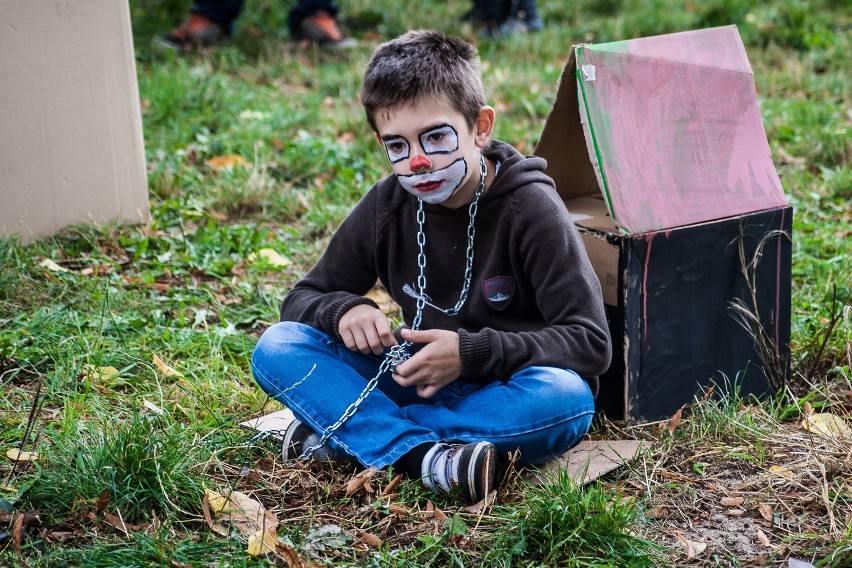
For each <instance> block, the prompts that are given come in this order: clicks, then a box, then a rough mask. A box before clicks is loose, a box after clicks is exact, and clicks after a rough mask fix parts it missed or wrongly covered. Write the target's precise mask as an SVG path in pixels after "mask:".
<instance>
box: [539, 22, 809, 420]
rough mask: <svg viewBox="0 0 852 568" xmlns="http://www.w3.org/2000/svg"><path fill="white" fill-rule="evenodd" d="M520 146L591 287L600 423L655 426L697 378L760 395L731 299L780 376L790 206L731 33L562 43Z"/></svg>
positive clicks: (763, 376)
mask: <svg viewBox="0 0 852 568" xmlns="http://www.w3.org/2000/svg"><path fill="white" fill-rule="evenodd" d="M535 153H536V154H537V155H539V156H542V157H544V158H545V159H547V161H548V174H549V175H550V176H551V177H553V179H554V180H555V182H556V187H557V189H558V191H559V193H560V195H561V196H562V198H563V199H564V200H565V203H566V205H567V207H568V210H569V212H570V213H571V214H572V217H573V219H574V222H575V223H576V225H577V226H578V228H579V229H580V232H581V235H582V238H583V242H584V243H585V244H586V247H587V251H588V253H589V257H590V258H591V260H592V264H593V265H594V267H595V271H596V273H597V274H598V277H599V279H600V281H601V287H602V289H603V291H604V301H605V303H606V305H607V306H606V308H607V315H608V317H609V324H610V331H611V332H612V336H613V343H614V355H613V361H612V364H611V367H610V370H609V371H608V372H607V373H606V374H605V375H604V376H602V377H601V393H600V395H599V399H598V403H599V406H600V408H602V409H603V410H604V411H606V413H607V414H608V415H610V416H611V417H614V418H628V419H634V420H658V419H661V418H664V417H667V416H670V415H671V414H672V413H674V412H675V411H676V410H677V409H678V408H680V407H681V406H682V405H684V404H687V403H689V402H691V401H692V400H693V398H694V397H695V396H696V395H699V394H700V393H701V390H702V387H706V386H708V385H709V384H710V383H711V382H716V383H719V385H720V386H723V385H724V383H725V382H726V381H729V382H732V381H734V380H738V382H739V388H740V394H742V395H746V394H750V393H755V394H758V393H763V392H765V391H766V390H767V389H768V386H769V385H768V379H767V375H768V373H767V370H766V369H765V368H764V365H763V361H762V360H761V357H760V356H759V354H758V350H757V348H756V345H755V341H754V339H753V338H752V336H751V335H750V334H749V333H747V332H746V331H745V329H744V328H743V327H742V326H741V325H739V324H738V323H737V321H736V319H735V316H734V311H733V309H732V302H735V301H737V300H740V301H743V302H745V304H746V305H747V306H748V307H750V308H753V306H754V303H755V302H756V303H757V309H756V313H757V314H759V318H760V321H761V323H762V325H763V329H764V330H765V331H766V334H767V337H769V338H771V340H772V341H774V342H775V344H776V345H777V346H778V348H779V352H780V354H781V360H782V367H783V371H782V377H783V374H784V373H787V372H788V370H787V364H788V363H787V362H784V361H787V360H788V359H789V356H788V353H789V339H790V263H791V242H790V235H791V230H792V229H791V227H792V218H793V213H792V209H791V207H790V206H789V205H788V203H787V200H786V198H785V196H784V192H783V190H782V188H781V183H780V180H779V179H778V175H777V173H776V171H775V168H774V165H773V163H772V158H771V155H770V151H769V144H768V142H767V140H766V133H765V131H764V129H763V124H762V122H761V116H760V112H759V109H758V106H757V96H756V92H755V87H754V78H753V75H752V71H751V67H750V65H749V63H748V59H747V57H746V53H745V48H744V47H743V44H742V41H741V40H740V37H739V34H738V32H737V29H736V27H734V26H728V27H721V28H712V29H706V30H699V31H692V32H684V33H677V34H669V35H664V36H657V37H650V38H642V39H636V40H629V41H621V42H614V43H607V44H601V45H580V46H575V47H574V48H573V50H572V52H571V55H570V57H569V60H568V63H567V65H566V67H565V70H564V72H563V74H562V77H561V79H560V84H559V88H558V92H557V97H556V101H555V103H554V107H553V109H552V111H551V113H550V115H549V117H548V118H547V122H546V123H545V127H544V130H543V132H542V136H541V141H540V142H539V144H538V146H537V148H536V150H535ZM741 252H742V257H743V258H745V259H746V262H747V263H748V262H750V261H751V260H752V259H754V258H755V257H756V255H757V257H758V258H759V262H757V263H756V264H755V265H754V266H753V267H752V269H751V270H749V277H748V279H747V278H746V277H745V276H744V275H743V270H742V262H741V254H740V253H741ZM748 280H750V283H749V281H748ZM752 290H754V295H752V292H751V291H752Z"/></svg>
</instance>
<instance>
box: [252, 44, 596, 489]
mask: <svg viewBox="0 0 852 568" xmlns="http://www.w3.org/2000/svg"><path fill="white" fill-rule="evenodd" d="M361 102H362V104H363V106H364V108H365V111H366V114H367V120H368V121H369V123H370V125H371V126H372V127H373V130H374V131H375V133H376V139H377V140H378V141H379V144H380V145H381V146H382V147H383V149H384V151H385V152H386V153H387V155H388V158H389V159H390V162H391V166H392V168H393V172H394V173H393V175H390V176H388V177H387V178H385V179H383V180H381V181H379V182H378V183H377V184H376V185H375V186H373V188H372V189H371V190H370V191H369V192H367V194H366V195H365V196H364V197H363V198H362V199H361V201H360V202H359V203H358V204H357V205H356V207H355V209H354V210H353V211H352V213H350V215H349V216H348V217H347V218H346V219H345V220H344V221H343V223H342V224H341V226H340V228H339V229H338V230H337V232H336V233H335V235H334V237H333V238H332V239H331V241H330V242H329V245H328V248H327V249H326V251H325V253H324V254H323V256H322V258H321V259H320V260H319V262H318V263H317V265H316V266H315V267H314V268H313V269H312V270H311V271H310V272H309V273H308V275H307V276H306V277H305V278H304V279H302V280H301V281H300V282H298V283H297V284H296V286H295V287H294V288H293V290H292V291H291V292H290V293H289V294H288V295H287V296H286V298H285V299H284V301H283V303H282V306H281V320H282V322H280V323H278V324H275V325H273V326H272V327H270V328H269V329H268V330H267V331H266V333H264V335H263V337H262V338H261V339H260V341H259V343H258V346H257V349H256V351H255V353H254V355H253V358H252V370H253V372H254V376H255V380H256V381H257V383H258V384H259V385H260V387H261V388H263V389H264V390H265V391H266V392H267V393H269V394H270V395H271V396H273V397H275V398H277V399H278V400H280V401H281V402H283V403H284V404H285V405H287V406H288V407H289V408H290V409H291V410H292V411H293V413H294V414H295V415H296V417H297V418H298V421H297V422H295V423H294V424H293V425H291V427H290V428H288V429H287V432H286V433H285V439H284V455H285V457H295V456H298V455H301V454H302V453H303V452H304V453H305V454H310V453H311V452H314V453H313V456H314V457H331V458H334V457H340V456H341V455H343V456H349V457H351V458H355V459H357V460H358V461H359V462H361V463H362V464H363V465H365V466H375V467H377V468H383V467H386V466H390V465H393V466H395V467H396V468H397V469H400V470H402V471H405V472H407V473H408V475H409V476H411V477H414V478H421V479H422V480H423V482H424V484H426V485H427V486H429V487H432V488H434V489H437V490H440V491H444V492H450V491H451V490H453V489H454V488H458V489H457V491H459V493H460V496H461V498H462V499H464V500H465V501H467V502H470V503H474V502H477V501H479V500H481V499H483V498H484V497H486V496H487V495H488V493H489V492H490V491H491V490H492V489H494V486H495V481H496V474H497V465H498V464H497V460H498V457H504V456H507V455H508V454H509V453H511V452H514V451H516V450H518V451H519V452H520V463H539V462H543V461H545V460H547V459H549V458H551V457H553V456H555V455H558V454H560V453H562V452H564V451H566V450H567V449H569V448H570V447H572V446H573V445H574V444H576V443H577V442H578V441H579V440H580V439H581V437H582V436H583V435H584V434H585V433H586V431H587V430H588V427H589V425H590V423H591V420H592V415H593V412H594V401H593V395H592V389H591V388H590V386H589V385H588V384H587V383H586V382H585V381H584V380H583V379H582V378H581V376H582V377H585V378H586V379H589V380H593V381H596V378H595V377H596V376H597V375H599V374H600V373H602V372H603V371H605V370H606V368H607V365H608V364H609V358H610V340H609V334H608V331H607V325H606V320H605V316H604V310H603V303H602V300H601V292H600V284H599V283H598V281H597V278H596V277H595V274H594V272H593V271H592V268H591V266H590V264H589V261H588V258H587V257H586V254H585V250H584V248H583V246H582V244H581V242H580V239H579V235H578V233H577V230H576V228H575V227H574V225H573V223H572V222H571V219H570V218H569V216H568V213H567V211H566V210H565V207H564V205H563V203H562V201H561V200H560V199H559V197H558V195H557V193H556V191H555V189H554V186H553V181H552V180H551V179H550V178H548V177H547V176H546V175H544V173H543V172H542V170H543V169H544V167H545V162H544V160H542V159H540V158H526V157H523V156H521V155H520V154H519V153H518V152H517V151H516V150H515V149H514V148H512V147H511V146H509V145H507V144H504V143H502V142H497V141H492V140H491V132H492V128H493V126H494V109H492V108H491V107H489V106H486V105H485V97H484V94H483V89H482V82H481V78H480V64H479V57H478V54H477V52H476V49H475V48H474V47H473V46H471V45H469V44H467V43H466V42H464V41H462V40H459V39H456V38H452V37H447V36H444V35H442V34H440V33H438V32H435V31H430V30H426V31H413V32H409V33H406V34H405V35H403V36H401V37H399V38H397V39H395V40H392V41H390V42H388V43H385V44H382V45H380V46H379V47H378V48H377V49H376V51H375V52H374V54H373V57H372V59H371V60H370V63H369V64H368V66H367V70H366V72H365V75H364V84H363V87H362V90H361ZM377 279H378V280H380V281H381V282H382V284H383V285H384V287H385V289H386V290H387V291H388V292H389V294H390V295H391V296H392V297H393V299H394V300H395V301H396V302H397V303H398V304H399V305H400V307H401V308H402V312H403V314H404V318H405V322H406V324H408V326H410V328H403V329H402V330H401V331H400V332H399V334H398V335H399V337H397V336H395V335H394V333H392V331H391V328H390V325H389V323H388V320H387V318H386V317H385V315H384V314H383V313H382V312H381V311H380V310H379V309H378V306H377V305H376V304H375V303H374V302H373V301H371V300H370V299H368V298H365V297H364V296H363V294H365V293H366V292H367V291H368V290H370V289H371V288H372V287H373V285H374V284H375V282H376V280H377ZM415 351H416V352H415ZM386 353H387V356H386V355H385V354H386ZM412 353H413V354H412ZM371 389H372V390H371Z"/></svg>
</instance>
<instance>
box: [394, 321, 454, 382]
mask: <svg viewBox="0 0 852 568" xmlns="http://www.w3.org/2000/svg"><path fill="white" fill-rule="evenodd" d="M401 333H402V337H403V339H407V340H408V341H410V342H412V343H424V344H425V346H424V347H423V348H422V349H420V351H418V352H417V353H416V354H415V355H413V356H412V357H411V359H409V360H408V361H405V362H404V363H400V364H399V365H397V367H396V373H394V375H393V379H394V380H395V381H396V382H397V383H399V384H400V385H401V386H403V387H411V386H416V387H417V394H418V395H419V396H421V397H423V398H431V397H432V396H433V395H434V394H435V393H436V392H438V391H439V390H441V389H442V388H443V387H445V386H446V385H448V384H450V383H451V382H453V381H454V380H456V379H458V378H459V376H460V375H461V357H460V356H459V334H458V333H456V332H454V331H446V330H443V329H430V330H426V331H414V330H411V329H403V330H402V332H401Z"/></svg>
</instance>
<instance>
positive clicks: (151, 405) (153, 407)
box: [142, 400, 166, 416]
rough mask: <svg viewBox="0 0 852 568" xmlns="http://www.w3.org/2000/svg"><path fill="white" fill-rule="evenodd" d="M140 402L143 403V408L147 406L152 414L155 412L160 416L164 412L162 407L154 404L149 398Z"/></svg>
mask: <svg viewBox="0 0 852 568" xmlns="http://www.w3.org/2000/svg"><path fill="white" fill-rule="evenodd" d="M142 404H143V405H145V408H147V409H148V410H150V411H151V412H153V413H154V414H157V415H159V416H162V415H163V414H165V413H166V412H165V411H164V410H163V409H162V408H160V407H159V406H157V405H156V404H154V403H153V402H151V401H150V400H146V401H144V402H143V403H142Z"/></svg>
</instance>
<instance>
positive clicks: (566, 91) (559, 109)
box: [535, 50, 601, 200]
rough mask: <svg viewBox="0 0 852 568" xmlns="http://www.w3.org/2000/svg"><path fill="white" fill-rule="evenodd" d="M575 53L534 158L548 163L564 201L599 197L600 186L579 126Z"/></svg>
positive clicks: (560, 80)
mask: <svg viewBox="0 0 852 568" xmlns="http://www.w3.org/2000/svg"><path fill="white" fill-rule="evenodd" d="M575 67H576V64H575V60H574V51H573V50H572V51H571V54H570V56H569V58H568V63H566V64H565V69H564V71H563V72H562V77H561V78H560V79H559V87H558V91H557V93H556V101H555V102H554V104H553V109H552V110H551V111H550V115H549V116H548V117H547V120H546V122H545V123H544V130H543V131H542V133H541V139H540V140H539V143H538V145H537V146H536V148H535V155H536V156H540V157H542V158H544V159H545V160H547V170H546V173H547V175H549V176H550V177H551V178H553V181H554V182H555V183H556V191H557V192H559V195H560V196H561V197H562V199H564V200H568V199H572V198H575V197H582V196H584V195H600V191H601V190H600V186H599V185H598V179H597V177H596V175H595V170H594V168H593V167H592V163H591V162H590V161H589V152H588V150H587V149H586V138H585V136H584V134H583V126H582V124H580V115H579V110H578V109H579V102H578V101H577V78H576V76H575V74H576V69H575Z"/></svg>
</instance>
